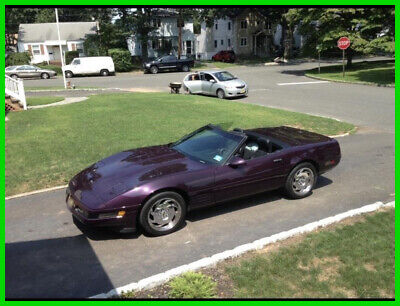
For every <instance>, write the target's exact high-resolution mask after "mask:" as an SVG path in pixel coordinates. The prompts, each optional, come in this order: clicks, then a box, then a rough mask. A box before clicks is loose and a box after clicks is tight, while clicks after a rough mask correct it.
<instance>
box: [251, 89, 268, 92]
mask: <svg viewBox="0 0 400 306" xmlns="http://www.w3.org/2000/svg"><path fill="white" fill-rule="evenodd" d="M267 90H271V89H268V88H260V89H251V92H254V91H267Z"/></svg>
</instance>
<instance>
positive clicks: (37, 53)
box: [32, 45, 40, 55]
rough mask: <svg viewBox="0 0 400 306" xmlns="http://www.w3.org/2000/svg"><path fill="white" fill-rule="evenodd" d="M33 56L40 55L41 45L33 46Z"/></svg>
mask: <svg viewBox="0 0 400 306" xmlns="http://www.w3.org/2000/svg"><path fill="white" fill-rule="evenodd" d="M32 54H33V55H40V45H32Z"/></svg>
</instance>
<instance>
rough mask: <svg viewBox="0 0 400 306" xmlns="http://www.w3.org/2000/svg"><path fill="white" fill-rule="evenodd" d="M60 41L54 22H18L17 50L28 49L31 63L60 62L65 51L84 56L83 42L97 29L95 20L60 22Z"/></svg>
mask: <svg viewBox="0 0 400 306" xmlns="http://www.w3.org/2000/svg"><path fill="white" fill-rule="evenodd" d="M59 27H60V39H61V47H62V52H60V47H59V45H60V42H59V41H58V33H57V25H56V23H26V24H20V26H19V31H18V52H25V51H28V52H30V53H31V55H32V59H31V63H32V64H35V63H41V62H60V61H61V54H64V52H65V51H79V55H80V56H84V48H83V42H84V41H85V38H86V37H87V36H88V35H95V34H96V33H97V31H98V24H97V22H60V23H59Z"/></svg>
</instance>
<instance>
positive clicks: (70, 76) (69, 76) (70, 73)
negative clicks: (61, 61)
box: [65, 70, 74, 78]
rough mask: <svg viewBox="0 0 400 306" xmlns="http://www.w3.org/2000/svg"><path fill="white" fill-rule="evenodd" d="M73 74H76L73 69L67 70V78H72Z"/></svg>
mask: <svg viewBox="0 0 400 306" xmlns="http://www.w3.org/2000/svg"><path fill="white" fill-rule="evenodd" d="M73 76H74V74H73V73H72V71H69V70H67V71H65V77H66V78H72V77H73Z"/></svg>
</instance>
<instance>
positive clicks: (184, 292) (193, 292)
mask: <svg viewBox="0 0 400 306" xmlns="http://www.w3.org/2000/svg"><path fill="white" fill-rule="evenodd" d="M169 287H170V291H169V297H171V298H188V299H194V298H213V297H216V289H217V284H216V283H215V282H214V281H213V280H212V279H211V277H209V276H206V275H204V274H201V273H196V272H187V273H184V274H182V275H181V276H178V277H175V278H174V279H173V280H172V281H171V282H170V283H169Z"/></svg>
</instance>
